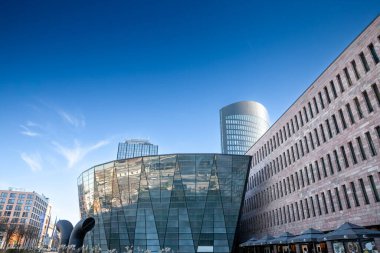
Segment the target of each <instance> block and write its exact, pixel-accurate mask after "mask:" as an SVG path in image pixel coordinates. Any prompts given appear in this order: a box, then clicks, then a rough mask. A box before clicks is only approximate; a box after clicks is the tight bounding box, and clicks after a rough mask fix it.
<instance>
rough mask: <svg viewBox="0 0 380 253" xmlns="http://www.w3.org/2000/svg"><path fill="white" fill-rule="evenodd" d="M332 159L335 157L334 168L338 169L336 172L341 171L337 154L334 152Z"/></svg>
mask: <svg viewBox="0 0 380 253" xmlns="http://www.w3.org/2000/svg"><path fill="white" fill-rule="evenodd" d="M334 157H335V162H336V167H337V168H338V171H341V170H342V169H341V167H340V163H339V157H338V152H337V151H336V150H334Z"/></svg>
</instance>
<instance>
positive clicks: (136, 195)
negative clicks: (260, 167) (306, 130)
mask: <svg viewBox="0 0 380 253" xmlns="http://www.w3.org/2000/svg"><path fill="white" fill-rule="evenodd" d="M250 161H251V157H250V156H237V155H218V154H173V155H161V156H146V157H138V158H131V159H127V160H117V161H113V162H109V163H106V164H102V165H98V166H95V167H93V168H91V169H89V170H87V171H85V172H83V173H82V174H81V175H80V176H79V178H78V190H79V203H80V210H81V216H82V217H87V216H92V217H94V218H95V220H96V225H95V228H94V229H93V230H92V231H91V232H90V233H88V234H87V235H86V239H85V244H87V245H88V246H89V247H94V246H95V245H99V246H100V247H101V249H102V251H106V250H110V249H116V250H118V251H119V252H122V251H125V248H126V247H128V246H129V247H130V246H133V247H134V251H135V252H137V250H138V249H139V248H140V249H144V250H145V249H146V250H150V251H151V252H158V251H159V250H160V249H163V248H167V247H168V248H170V249H171V250H173V251H174V252H231V251H232V249H233V248H234V247H235V246H236V245H235V232H236V231H237V224H238V219H239V214H240V209H241V207H242V200H243V198H244V190H245V184H246V179H247V175H248V171H249V166H250ZM236 244H237V242H236Z"/></svg>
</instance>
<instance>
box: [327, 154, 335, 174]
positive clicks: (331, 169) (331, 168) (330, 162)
mask: <svg viewBox="0 0 380 253" xmlns="http://www.w3.org/2000/svg"><path fill="white" fill-rule="evenodd" d="M327 161H328V162H329V167H330V175H334V167H333V164H332V159H331V155H330V154H327Z"/></svg>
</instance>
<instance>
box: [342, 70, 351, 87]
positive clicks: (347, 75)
mask: <svg viewBox="0 0 380 253" xmlns="http://www.w3.org/2000/svg"><path fill="white" fill-rule="evenodd" d="M343 72H344V75H345V76H346V80H347V83H348V86H352V80H351V77H350V73H348V69H347V68H344V69H343Z"/></svg>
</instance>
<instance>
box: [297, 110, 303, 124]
mask: <svg viewBox="0 0 380 253" xmlns="http://www.w3.org/2000/svg"><path fill="white" fill-rule="evenodd" d="M298 115H299V118H300V121H301V126H303V119H302V114H301V111H298Z"/></svg>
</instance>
